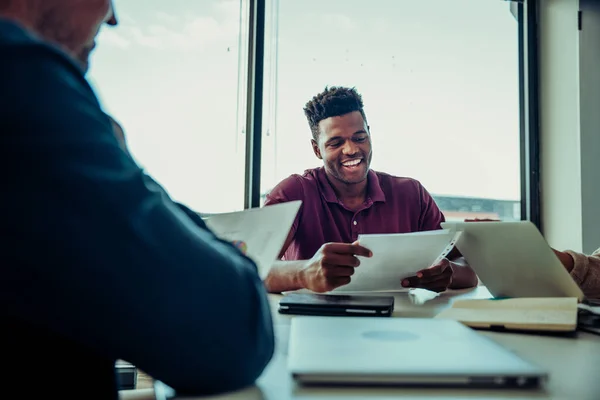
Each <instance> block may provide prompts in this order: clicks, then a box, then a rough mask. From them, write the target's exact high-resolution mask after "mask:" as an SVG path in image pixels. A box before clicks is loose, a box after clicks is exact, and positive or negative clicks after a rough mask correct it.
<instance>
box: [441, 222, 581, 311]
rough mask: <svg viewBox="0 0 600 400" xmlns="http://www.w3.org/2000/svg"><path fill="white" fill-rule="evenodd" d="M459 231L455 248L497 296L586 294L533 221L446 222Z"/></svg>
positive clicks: (573, 295)
mask: <svg viewBox="0 0 600 400" xmlns="http://www.w3.org/2000/svg"><path fill="white" fill-rule="evenodd" d="M442 226H443V227H444V228H445V229H451V230H460V231H462V234H461V236H460V238H459V240H458V241H457V242H456V247H457V248H458V250H459V251H460V252H461V253H462V254H463V256H464V257H465V259H466V260H467V261H468V262H469V265H470V266H471V268H473V270H474V271H475V273H476V274H477V276H479V279H481V282H482V283H483V284H484V285H485V286H486V287H487V289H488V290H489V291H490V293H491V294H492V295H493V296H494V297H575V298H577V299H578V300H583V298H584V295H583V292H582V291H581V289H580V288H579V286H578V285H577V283H576V282H575V281H574V280H573V278H571V276H570V275H569V273H568V272H567V270H566V269H565V268H564V266H563V265H562V263H561V262H560V260H559V259H558V257H557V256H556V255H555V254H554V252H553V251H552V249H551V248H550V246H549V245H548V243H547V242H546V240H545V239H544V237H543V236H542V234H541V233H540V231H539V230H538V229H537V227H536V226H535V225H534V224H532V223H531V222H530V221H514V222H445V223H442Z"/></svg>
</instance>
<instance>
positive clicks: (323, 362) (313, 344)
mask: <svg viewBox="0 0 600 400" xmlns="http://www.w3.org/2000/svg"><path fill="white" fill-rule="evenodd" d="M288 363H289V364H288V367H289V370H290V372H291V374H292V376H293V378H294V379H296V381H298V382H299V383H302V384H344V385H347V384H352V385H361V384H365V385H373V384H378V385H402V386H404V385H406V386H414V385H418V386H449V387H452V386H459V387H522V388H526V387H527V388H532V387H537V386H539V385H540V384H541V383H542V382H543V381H544V380H546V379H547V374H546V372H545V371H544V370H543V369H541V368H539V367H538V366H536V365H533V364H532V363H530V362H527V361H526V360H524V359H522V358H520V357H519V356H517V355H516V354H514V353H512V352H510V351H508V350H507V349H505V348H504V347H502V346H500V345H499V344H497V343H496V342H494V341H492V340H491V339H489V338H487V337H486V336H483V335H482V334H480V333H478V332H477V331H474V330H472V329H470V328H468V327H466V326H464V325H462V324H461V323H459V322H457V321H453V320H446V319H429V318H369V317H367V318H365V317H313V316H297V317H294V318H293V319H292V326H291V332H290V344H289V356H288Z"/></svg>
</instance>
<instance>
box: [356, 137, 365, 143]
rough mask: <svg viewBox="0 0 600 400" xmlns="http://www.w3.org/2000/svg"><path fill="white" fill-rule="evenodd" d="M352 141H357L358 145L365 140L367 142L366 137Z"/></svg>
mask: <svg viewBox="0 0 600 400" xmlns="http://www.w3.org/2000/svg"><path fill="white" fill-rule="evenodd" d="M354 140H355V141H357V142H359V143H362V142H364V141H365V140H367V138H366V137H359V138H355V139H354Z"/></svg>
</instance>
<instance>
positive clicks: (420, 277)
mask: <svg viewBox="0 0 600 400" xmlns="http://www.w3.org/2000/svg"><path fill="white" fill-rule="evenodd" d="M453 275H454V270H453V269H452V263H451V262H450V260H448V259H447V258H443V259H442V260H441V261H440V262H438V263H437V264H435V265H433V266H431V267H429V268H426V269H423V270H421V271H418V272H417V273H416V274H415V276H411V277H409V278H405V279H403V280H402V286H404V287H406V288H421V289H427V290H431V291H433V292H443V291H444V290H446V289H448V287H449V286H450V285H451V284H452V277H453Z"/></svg>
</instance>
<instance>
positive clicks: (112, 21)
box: [106, 1, 119, 26]
mask: <svg viewBox="0 0 600 400" xmlns="http://www.w3.org/2000/svg"><path fill="white" fill-rule="evenodd" d="M106 24H107V25H110V26H117V25H118V24H119V21H118V20H117V14H116V13H115V7H114V6H113V2H112V1H111V2H110V5H109V8H108V14H107V15H106Z"/></svg>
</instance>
